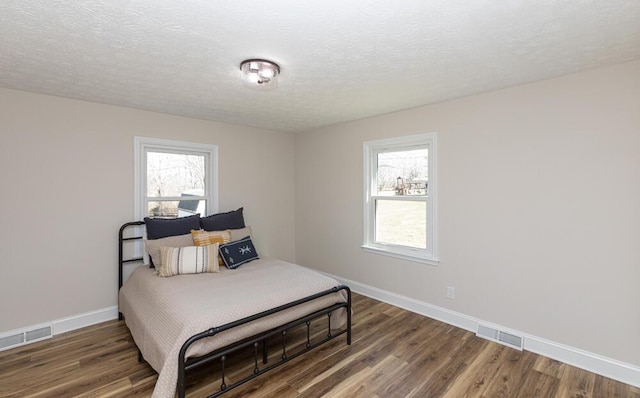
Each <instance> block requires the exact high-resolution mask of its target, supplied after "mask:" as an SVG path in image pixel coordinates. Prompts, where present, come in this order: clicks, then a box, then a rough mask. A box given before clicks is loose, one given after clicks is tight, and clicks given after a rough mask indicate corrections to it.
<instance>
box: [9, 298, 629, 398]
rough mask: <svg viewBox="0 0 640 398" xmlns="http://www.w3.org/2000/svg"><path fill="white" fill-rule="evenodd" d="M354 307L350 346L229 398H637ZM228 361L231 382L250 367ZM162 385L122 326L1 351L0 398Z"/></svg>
mask: <svg viewBox="0 0 640 398" xmlns="http://www.w3.org/2000/svg"><path fill="white" fill-rule="evenodd" d="M353 307H354V318H353V328H354V329H353V330H354V332H353V333H354V334H353V344H352V345H351V346H347V345H346V344H345V337H344V336H341V337H340V338H338V339H336V340H334V341H332V342H331V343H328V344H326V345H324V346H322V347H320V348H317V349H316V350H314V351H312V352H310V353H307V354H305V355H303V356H302V357H299V358H297V359H295V360H292V361H291V362H289V363H287V364H284V365H282V366H281V367H279V368H277V369H275V370H273V371H271V372H269V373H267V374H265V375H263V376H261V377H259V378H257V379H255V380H253V381H251V382H249V383H247V384H245V385H243V386H241V387H239V388H237V389H235V390H232V391H230V392H228V393H227V394H225V395H223V397H225V398H227V397H265V398H266V397H274V398H276V397H277V398H287V397H345V398H355V397H367V398H387V397H420V398H422V397H450V398H459V397H502V398H511V397H573V398H587V397H594V398H607V397H625V398H640V389H639V388H635V387H632V386H629V385H626V384H623V383H619V382H616V381H613V380H611V379H607V378H605V377H602V376H598V375H595V374H593V373H589V372H587V371H584V370H581V369H578V368H575V367H571V366H569V365H566V364H562V363H560V362H557V361H554V360H551V359H548V358H545V357H542V356H539V355H535V354H532V353H530V352H526V351H525V352H520V351H516V350H513V349H511V348H508V347H505V346H502V345H499V344H495V343H492V342H489V341H486V340H484V339H480V338H477V337H475V336H474V334H473V333H470V332H468V331H465V330H462V329H458V328H456V327H453V326H449V325H447V324H444V323H441V322H438V321H434V320H432V319H429V318H425V317H422V316H420V315H416V314H413V313H411V312H408V311H405V310H402V309H399V308H396V307H393V306H390V305H388V304H385V303H381V302H378V301H375V300H373V299H370V298H367V297H364V296H361V295H357V294H354V304H353ZM318 327H319V326H318ZM314 330H315V329H314ZM299 334H300V336H299V337H302V334H304V332H302V331H301V332H300V333H299ZM294 335H295V333H294ZM290 338H292V339H293V338H296V337H295V336H293V337H290ZM276 354H277V353H276ZM276 354H274V355H276ZM247 355H252V354H250V353H247ZM246 359H249V362H250V363H249V364H248V366H247V361H246ZM231 362H232V363H231V364H230V366H229V372H230V375H229V378H230V379H233V378H234V377H237V374H239V372H241V371H246V370H247V369H251V366H252V365H251V362H252V359H251V357H249V358H235V359H232V360H231ZM156 378H157V375H156V373H155V372H154V371H153V370H152V369H151V368H150V367H149V366H148V365H147V364H146V363H138V360H137V350H136V347H135V345H134V343H133V341H132V339H131V335H130V334H129V332H128V329H127V327H126V326H125V325H124V323H123V322H118V321H110V322H105V323H102V324H99V325H96V326H92V327H89V328H84V329H81V330H77V331H74V332H71V333H67V334H66V335H60V336H56V337H54V338H53V339H50V340H46V341H43V342H39V343H35V344H31V345H27V346H24V347H20V348H16V349H13V350H9V351H4V352H0V397H149V396H150V395H151V392H152V390H153V386H154V384H155V381H156ZM187 382H188V384H189V389H188V394H187V396H188V397H203V396H206V395H207V393H211V392H212V391H213V390H215V389H217V388H219V385H220V377H219V374H217V370H216V371H215V372H214V371H212V370H202V371H198V372H196V373H194V374H193V375H192V376H191V377H189V378H188V381H187Z"/></svg>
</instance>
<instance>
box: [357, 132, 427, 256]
mask: <svg viewBox="0 0 640 398" xmlns="http://www.w3.org/2000/svg"><path fill="white" fill-rule="evenodd" d="M436 179H437V174H436V134H435V133H430V134H420V135H414V136H407V137H398V138H390V139H385V140H376V141H368V142H365V143H364V189H365V194H364V244H363V246H362V247H363V248H364V249H365V250H367V251H371V252H375V253H380V254H385V255H390V256H394V257H400V258H404V259H407V260H412V261H419V262H424V263H429V264H434V265H435V264H437V263H438V252H437V231H436V221H437V219H436V216H437V212H436V204H437V203H436V191H437V181H436Z"/></svg>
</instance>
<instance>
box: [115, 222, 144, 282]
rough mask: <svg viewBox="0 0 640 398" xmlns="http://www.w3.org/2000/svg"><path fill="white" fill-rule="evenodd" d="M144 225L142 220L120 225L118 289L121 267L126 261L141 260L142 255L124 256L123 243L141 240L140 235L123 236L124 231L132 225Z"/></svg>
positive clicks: (120, 280) (121, 273)
mask: <svg viewBox="0 0 640 398" xmlns="http://www.w3.org/2000/svg"><path fill="white" fill-rule="evenodd" d="M139 225H144V221H132V222H128V223H126V224H123V225H122V226H121V227H120V232H119V233H118V249H119V250H118V290H120V288H121V287H122V277H123V268H124V265H125V264H126V263H135V262H138V261H142V260H143V258H142V257H133V258H124V244H125V242H129V241H135V240H142V235H139V236H132V237H129V238H125V237H124V231H125V230H126V229H127V228H129V227H133V226H139Z"/></svg>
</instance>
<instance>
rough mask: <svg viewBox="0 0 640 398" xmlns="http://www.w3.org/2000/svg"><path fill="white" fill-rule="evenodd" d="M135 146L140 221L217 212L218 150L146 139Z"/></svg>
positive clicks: (136, 191)
mask: <svg viewBox="0 0 640 398" xmlns="http://www.w3.org/2000/svg"><path fill="white" fill-rule="evenodd" d="M134 145H135V201H136V202H135V217H136V219H137V220H142V219H143V218H144V217H161V218H174V217H184V216H189V215H193V214H196V213H200V215H202V216H206V215H209V214H213V213H215V212H217V210H218V201H217V181H218V176H217V152H218V148H217V146H215V145H205V144H196V143H191V142H181V141H170V140H161V139H154V138H145V137H135V139H134Z"/></svg>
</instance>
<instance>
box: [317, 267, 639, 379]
mask: <svg viewBox="0 0 640 398" xmlns="http://www.w3.org/2000/svg"><path fill="white" fill-rule="evenodd" d="M324 274H325V275H327V276H330V277H332V278H335V279H337V280H338V281H340V282H341V283H343V284H345V285H347V286H349V287H350V288H351V289H352V290H353V291H354V292H356V293H359V294H362V295H364V296H367V297H371V298H373V299H376V300H379V301H382V302H385V303H388V304H391V305H394V306H396V307H400V308H404V309H406V310H409V311H411V312H415V313H417V314H420V315H424V316H426V317H429V318H433V319H437V320H439V321H441V322H445V323H447V324H450V325H453V326H457V327H459V328H462V329H465V330H469V331H471V332H474V333H475V332H476V330H477V327H478V324H480V323H482V324H484V325H495V324H492V323H490V322H485V321H483V320H480V319H477V318H474V317H471V316H468V315H465V314H462V313H459V312H456V311H451V310H448V309H446V308H442V307H438V306H436V305H432V304H429V303H426V302H423V301H419V300H415V299H412V298H410V297H406V296H402V295H399V294H396V293H392V292H388V291H385V290H382V289H378V288H376V287H373V286H369V285H366V284H364V283H360V282H356V281H352V280H349V279H346V278H342V277H339V276H335V275H331V274H327V273H324ZM495 326H496V327H497V328H499V329H502V330H505V331H508V332H509V333H512V334H515V335H519V336H523V338H524V349H525V350H527V351H531V352H534V353H536V354H539V355H543V356H545V357H548V358H552V359H555V360H558V361H560V362H564V363H567V364H569V365H572V366H575V367H578V368H581V369H584V370H587V371H589V372H593V373H596V374H599V375H602V376H605V377H608V378H611V379H614V380H617V381H620V382H622V383H626V384H630V385H632V386H635V387H640V367H638V366H635V365H631V364H628V363H624V362H621V361H618V360H615V359H611V358H607V357H604V356H601V355H598V354H594V353H591V352H588V351H584V350H581V349H578V348H574V347H570V346H567V345H564V344H560V343H556V342H554V341H550V340H546V339H543V338H540V337H537V336H533V335H530V334H527V333H523V332H521V331H517V330H513V329H509V328H506V327H503V326H500V325H495Z"/></svg>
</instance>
